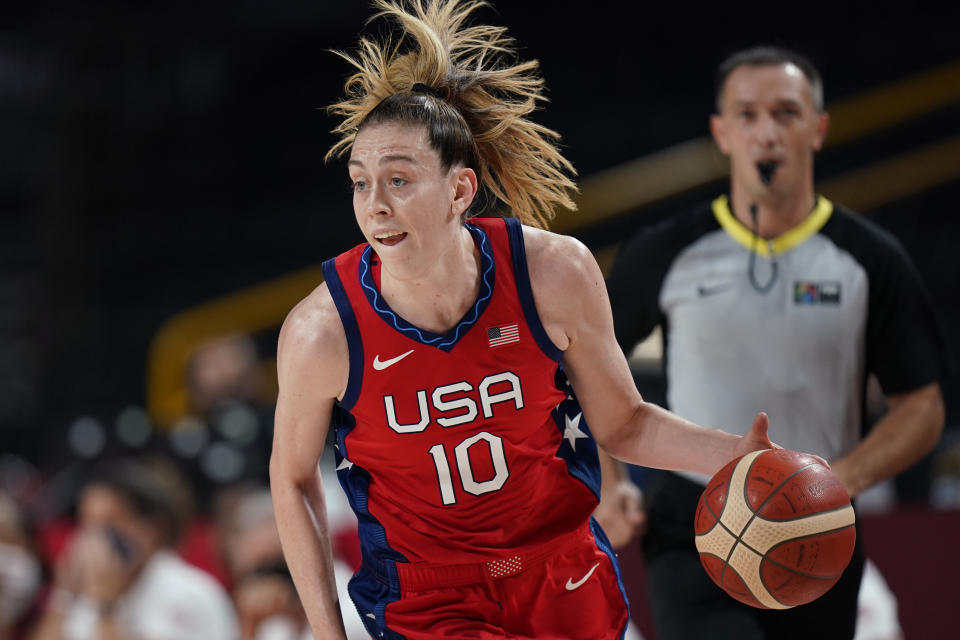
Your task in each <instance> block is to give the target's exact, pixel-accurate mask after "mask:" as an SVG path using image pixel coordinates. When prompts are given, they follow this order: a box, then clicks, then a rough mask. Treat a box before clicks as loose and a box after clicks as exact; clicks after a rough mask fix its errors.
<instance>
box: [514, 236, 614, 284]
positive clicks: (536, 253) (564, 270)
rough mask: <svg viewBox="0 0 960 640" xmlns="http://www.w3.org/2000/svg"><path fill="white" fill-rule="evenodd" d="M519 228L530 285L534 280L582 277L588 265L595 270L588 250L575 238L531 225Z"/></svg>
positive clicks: (551, 280) (560, 280) (563, 279)
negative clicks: (521, 231) (520, 229)
mask: <svg viewBox="0 0 960 640" xmlns="http://www.w3.org/2000/svg"><path fill="white" fill-rule="evenodd" d="M522 229H523V244H524V250H525V252H526V258H527V264H528V265H529V269H530V279H531V284H533V285H534V288H536V284H537V281H543V280H548V281H550V282H563V281H569V280H570V279H571V278H582V277H583V275H584V274H585V273H589V271H590V269H591V268H593V269H597V266H596V264H597V263H596V260H595V259H594V257H593V254H592V253H591V252H590V249H588V248H587V246H586V245H584V244H583V243H582V242H580V241H579V240H577V239H576V238H574V237H572V236H566V235H563V234H559V233H554V232H552V231H546V230H544V229H537V228H535V227H528V226H524V227H522ZM537 276H539V277H537Z"/></svg>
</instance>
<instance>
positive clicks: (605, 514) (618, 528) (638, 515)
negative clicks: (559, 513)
mask: <svg viewBox="0 0 960 640" xmlns="http://www.w3.org/2000/svg"><path fill="white" fill-rule="evenodd" d="M593 517H594V518H596V519H597V522H598V523H599V524H600V526H601V527H602V528H603V532H604V533H606V534H607V538H608V539H609V540H610V544H611V545H613V548H614V549H621V548H623V547H625V546H626V545H627V544H629V543H630V542H631V541H633V540H634V539H636V538H637V537H638V536H639V535H640V534H642V533H643V531H644V529H645V528H646V524H647V515H646V513H644V511H643V494H642V493H641V492H640V489H639V488H637V486H636V485H635V484H633V483H632V482H630V481H629V480H620V481H618V482H617V483H616V485H615V486H614V487H613V489H612V490H611V491H604V492H603V493H602V496H601V499H600V504H599V505H597V508H596V510H595V511H594V512H593Z"/></svg>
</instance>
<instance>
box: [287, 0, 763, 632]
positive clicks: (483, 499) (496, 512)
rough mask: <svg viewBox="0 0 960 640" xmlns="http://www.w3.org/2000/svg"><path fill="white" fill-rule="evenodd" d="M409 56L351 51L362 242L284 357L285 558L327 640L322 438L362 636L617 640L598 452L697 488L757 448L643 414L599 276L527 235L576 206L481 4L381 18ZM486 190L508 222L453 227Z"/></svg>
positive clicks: (397, 51) (432, 6) (351, 158)
mask: <svg viewBox="0 0 960 640" xmlns="http://www.w3.org/2000/svg"><path fill="white" fill-rule="evenodd" d="M376 4H377V6H378V7H379V9H380V10H381V14H380V15H385V16H387V17H389V18H392V19H393V20H395V21H396V22H397V23H399V24H400V25H401V27H402V30H403V42H402V46H400V47H398V46H397V44H396V43H378V42H372V41H369V40H366V39H364V40H361V46H360V50H359V53H357V54H356V57H349V56H344V57H346V58H347V59H348V60H349V61H350V62H351V63H352V64H353V65H354V66H355V67H356V69H357V71H356V73H355V74H354V75H353V76H352V77H351V78H350V79H349V80H348V81H347V84H346V93H347V97H346V98H345V99H344V100H343V101H342V102H340V103H338V104H336V105H334V107H333V111H334V112H335V113H338V114H340V115H342V116H344V120H343V122H342V123H341V125H340V126H339V127H338V128H337V132H339V133H340V134H341V136H342V138H341V140H340V142H339V143H338V144H337V145H335V146H334V148H333V149H332V150H331V152H330V154H331V155H334V156H338V155H346V156H347V157H348V168H349V175H350V180H351V183H352V185H353V206H354V213H355V216H356V220H357V224H358V225H359V227H360V229H361V231H362V232H363V234H364V237H365V238H366V241H367V242H366V243H365V244H363V245H360V246H358V247H355V248H354V249H352V250H350V251H347V252H346V253H343V254H341V255H340V256H338V257H337V258H335V259H333V260H329V261H327V262H326V263H324V277H325V282H324V284H322V285H321V286H320V287H318V288H317V289H316V290H315V291H314V292H313V293H312V294H310V295H309V296H308V297H307V298H306V299H305V300H303V301H302V302H301V303H300V304H299V305H297V307H296V308H295V309H294V310H293V311H292V312H291V313H290V315H289V317H288V318H287V320H286V322H285V323H284V327H283V329H282V332H281V336H280V342H279V353H278V370H279V382H280V394H279V399H278V404H277V414H276V431H275V440H274V449H273V455H272V459H271V481H272V491H273V496H274V504H275V510H276V516H277V524H278V526H279V530H280V534H281V540H282V543H283V549H284V552H285V555H286V558H287V561H288V564H289V567H290V570H291V574H292V575H293V578H294V581H295V583H296V586H297V589H298V591H299V594H300V597H301V598H302V600H303V603H304V605H305V609H306V611H307V614H308V617H309V621H310V625H311V627H312V629H313V633H314V635H315V636H316V637H317V638H343V637H344V633H343V628H342V624H341V622H340V620H339V618H340V613H339V609H338V603H337V602H336V599H335V598H336V596H335V594H336V589H335V585H334V584H333V571H332V561H331V553H330V541H329V538H328V535H327V530H326V523H325V517H324V497H323V491H324V489H323V487H321V486H320V481H319V478H320V476H319V474H318V472H317V459H318V458H319V457H320V454H321V452H322V450H323V447H324V444H325V442H326V441H327V437H328V430H329V429H330V427H331V425H332V427H333V434H332V436H333V440H334V441H335V445H334V446H335V450H336V456H335V457H336V462H337V469H338V475H339V480H340V483H341V485H342V486H343V489H344V491H345V492H346V494H347V497H348V499H349V501H350V503H351V506H352V507H353V509H354V511H355V512H356V514H357V517H358V519H359V535H360V539H361V543H362V547H363V566H362V568H361V569H360V571H359V572H358V573H357V574H356V575H355V576H354V577H353V579H352V580H351V582H350V585H349V591H350V595H351V598H352V599H353V601H354V604H355V605H356V607H357V610H358V611H359V613H360V616H361V618H362V619H363V620H364V623H365V624H366V626H367V630H368V631H369V633H370V634H371V636H373V637H374V638H386V639H393V638H408V639H433V638H437V639H439V638H505V637H508V638H566V639H577V638H582V639H584V640H586V639H590V640H597V639H606V638H620V637H622V635H623V631H624V629H625V626H626V624H627V620H628V609H627V603H626V599H625V595H624V591H623V586H622V584H621V582H620V580H619V575H618V568H617V564H616V560H615V558H614V556H613V554H612V551H611V549H610V547H609V545H608V543H607V540H606V537H605V535H604V533H603V531H602V530H600V528H599V527H597V526H596V525H595V523H594V522H593V521H592V519H591V517H590V514H591V512H592V511H593V510H594V508H595V507H596V505H597V498H598V494H599V487H600V477H599V476H600V474H599V467H598V461H597V446H598V445H600V446H602V447H604V448H605V449H606V450H607V451H609V452H610V453H611V454H612V455H613V456H615V457H617V458H620V459H623V460H628V461H630V462H633V463H638V464H645V465H650V466H655V467H663V468H671V469H682V470H686V471H693V472H699V473H705V474H710V473H713V472H714V471H716V470H717V469H719V468H720V467H721V466H722V465H723V464H725V463H726V462H728V461H729V460H730V459H732V458H734V457H736V456H739V455H742V454H745V453H747V452H749V451H752V450H755V449H760V448H768V447H770V446H772V445H771V443H770V441H769V440H768V438H767V436H766V432H767V426H768V425H767V420H766V416H764V415H760V416H757V417H756V419H755V420H754V421H753V426H752V428H750V429H749V431H748V430H747V429H744V431H745V432H746V435H745V436H744V437H740V436H732V435H730V434H728V433H725V432H722V431H716V430H708V429H704V428H701V427H699V426H696V425H694V424H692V423H690V422H687V421H684V420H681V419H680V418H678V417H676V416H674V415H672V414H670V413H668V412H666V411H663V410H661V409H659V408H657V407H655V406H652V405H648V404H646V403H644V402H643V400H642V399H641V398H640V396H639V394H638V393H637V391H636V388H635V387H634V384H633V380H632V378H631V376H630V372H629V369H628V367H627V364H626V361H625V360H624V357H623V355H622V353H621V352H620V349H619V347H618V345H617V342H616V340H615V338H614V333H613V323H612V319H611V314H610V308H609V304H608V301H607V295H606V290H605V286H604V282H603V277H602V275H601V273H600V270H599V268H598V267H597V264H596V262H595V261H594V259H593V257H592V256H591V254H590V252H589V251H588V250H587V249H586V248H585V247H584V246H583V245H581V244H580V243H579V242H577V241H576V240H574V239H572V238H568V237H564V236H559V235H555V234H552V233H549V232H547V231H543V230H541V229H538V228H535V227H536V226H542V225H544V224H545V223H546V221H547V220H548V218H549V216H550V212H551V210H552V208H553V207H554V206H555V205H563V206H566V207H572V202H571V201H570V199H569V195H568V191H569V190H570V189H571V188H573V183H572V182H571V181H570V179H569V178H568V177H567V173H569V172H571V171H572V168H571V166H570V163H569V162H567V160H566V159H564V158H563V156H561V155H560V153H559V152H558V151H557V149H556V148H555V146H554V140H555V139H556V137H557V136H556V134H555V133H554V132H552V131H550V130H548V129H545V128H544V127H541V126H539V125H537V124H535V123H533V122H531V121H530V120H528V119H527V116H528V115H529V113H530V112H531V111H532V110H533V108H534V106H535V104H536V103H537V101H538V100H540V99H542V94H541V91H542V80H541V79H540V78H539V77H538V76H537V75H536V62H522V63H516V64H514V63H511V62H509V61H508V59H509V58H510V57H511V56H512V48H511V41H510V40H509V39H508V38H507V37H506V36H505V33H504V29H502V28H499V27H491V26H469V27H468V26H465V25H464V22H465V20H466V19H467V18H468V17H469V15H470V14H471V13H472V12H473V11H474V10H475V9H476V8H477V7H478V6H480V4H481V3H478V2H473V1H466V2H460V1H458V0H437V1H436V2H431V3H422V2H420V0H414V1H412V2H407V3H404V4H403V5H401V4H399V3H398V4H394V2H391V1H390V0H378V2H377V3H376ZM481 189H486V190H487V196H488V197H491V196H492V197H496V198H499V199H501V200H503V201H504V202H505V203H507V204H509V205H510V207H511V209H512V212H513V214H514V216H515V218H507V219H501V218H496V219H479V218H471V219H468V218H470V215H471V213H473V209H472V207H473V205H474V203H475V201H476V199H477V195H478V192H479V191H480V190H481Z"/></svg>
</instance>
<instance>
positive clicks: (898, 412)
mask: <svg viewBox="0 0 960 640" xmlns="http://www.w3.org/2000/svg"><path fill="white" fill-rule="evenodd" d="M887 405H888V407H889V411H888V412H887V414H886V415H885V416H884V417H883V418H881V419H880V420H879V421H878V422H877V423H876V424H875V425H874V426H873V428H872V429H871V430H870V433H869V434H867V437H866V438H864V439H863V440H861V441H860V443H859V444H858V445H857V446H856V447H854V449H853V450H852V451H850V453H848V454H847V455H845V456H843V457H841V458H838V459H836V460H832V461H831V462H830V466H831V468H832V469H833V472H834V473H835V474H836V475H837V477H838V478H840V480H841V481H842V482H843V484H844V486H845V487H846V488H847V492H848V493H849V494H850V496H851V497H853V496H856V495H857V494H859V493H860V492H861V491H863V490H864V489H867V488H869V487H871V486H873V485H874V484H876V483H878V482H880V481H881V480H884V479H886V478H889V477H890V476H893V475H896V474H898V473H900V472H901V471H903V470H904V469H906V468H907V467H909V466H910V465H911V464H913V463H914V462H916V461H917V460H919V459H920V458H922V457H923V456H924V454H926V453H927V452H929V451H930V450H931V449H933V447H934V446H935V445H936V444H937V440H939V439H940V433H941V432H942V431H943V423H944V408H943V396H942V395H941V392H940V385H939V384H938V383H936V382H934V383H931V384H928V385H926V386H923V387H920V388H919V389H916V390H914V391H908V392H906V393H898V394H893V395H889V396H887Z"/></svg>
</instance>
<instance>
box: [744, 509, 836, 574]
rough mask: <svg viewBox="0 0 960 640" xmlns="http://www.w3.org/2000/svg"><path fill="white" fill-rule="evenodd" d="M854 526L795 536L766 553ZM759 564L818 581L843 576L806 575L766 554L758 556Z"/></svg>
mask: <svg viewBox="0 0 960 640" xmlns="http://www.w3.org/2000/svg"><path fill="white" fill-rule="evenodd" d="M854 526H855V525H852V524H848V525H846V526H843V527H837V528H836V529H825V530H823V531H817V532H816V533H810V534H807V535H805V536H797V537H795V538H790V539H789V540H784V541H783V542H778V543H777V544H775V545H773V546H772V547H770V548H769V549H768V550H767V553H770V552H771V551H773V550H774V549H776V548H777V547H782V546H783V545H785V544H787V543H788V542H796V541H797V540H803V539H805V538H813V537H816V536H822V535H824V534H827V533H836V532H837V531H844V530H845V529H850V528H853V527H854ZM744 546H746V545H744ZM760 562H761V563H762V562H769V563H770V564H774V565H776V566H778V567H780V568H781V569H785V570H787V571H790V572H792V573H795V574H797V575H800V576H804V577H806V578H816V579H818V580H819V579H823V580H833V579H834V578H838V577H840V576H841V575H843V571H841V572H840V573H837V574H834V575H832V576H818V575H814V574H812V573H806V572H805V571H800V570H798V569H795V568H793V567H788V566H786V565H785V564H783V563H782V562H777V561H776V560H774V559H773V558H768V557H767V555H766V554H763V555H761V556H760ZM844 569H846V568H844ZM760 581H761V582H763V573H761V574H760ZM763 586H764V587H766V586H767V584H766V582H764V584H763Z"/></svg>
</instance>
